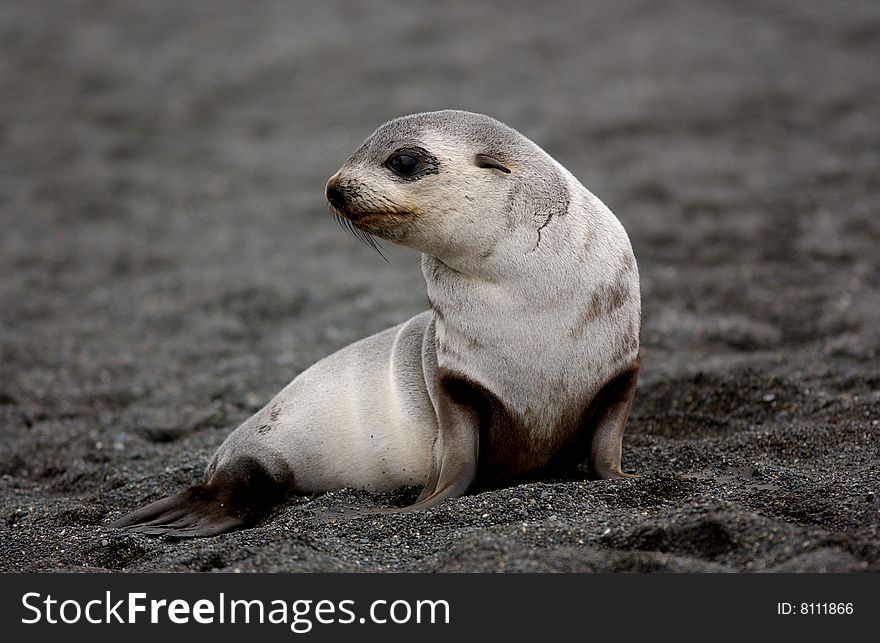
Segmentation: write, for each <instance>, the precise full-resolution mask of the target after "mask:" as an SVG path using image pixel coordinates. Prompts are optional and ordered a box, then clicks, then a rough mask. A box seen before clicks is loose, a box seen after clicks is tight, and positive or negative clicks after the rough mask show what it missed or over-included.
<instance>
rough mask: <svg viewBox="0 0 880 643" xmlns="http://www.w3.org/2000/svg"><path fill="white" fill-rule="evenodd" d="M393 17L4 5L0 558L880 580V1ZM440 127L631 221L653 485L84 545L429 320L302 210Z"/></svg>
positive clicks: (642, 439)
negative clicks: (539, 152)
mask: <svg viewBox="0 0 880 643" xmlns="http://www.w3.org/2000/svg"><path fill="white" fill-rule="evenodd" d="M179 4H184V6H178V5H179ZM414 4H415V3H395V4H393V5H392V4H391V3H382V2H378V3H369V4H357V3H349V2H346V3H338V4H334V5H333V6H329V5H330V3H310V4H309V6H307V7H295V6H293V5H294V3H287V2H256V3H254V2H241V3H238V4H236V3H223V4H222V5H221V4H220V3H203V4H198V3H174V2H167V3H157V2H130V3H124V2H83V3H58V4H55V3H49V2H40V3H35V2H30V1H21V2H11V1H4V2H3V3H2V5H0V149H2V154H0V223H2V228H0V325H2V333H0V432H2V433H0V435H2V445H0V475H2V478H0V488H2V493H0V569H2V570H4V571H48V570H122V569H124V570H130V571H135V570H139V571H167V570H172V571H185V570H215V569H216V570H224V571H231V570H236V571H238V570H241V571H251V570H258V571H270V570H271V571H317V570H329V571H352V570H364V571H379V570H382V571H385V570H396V571H424V570H428V571H496V570H506V571H590V570H615V571H622V570H627V571H630V570H636V571H649V570H651V571H653V570H673V571H680V570H681V571H684V570H697V571H737V570H739V571H751V570H755V571H757V570H770V571H779V570H796V571H807V570H829V571H853V570H873V571H878V570H880V534H878V526H880V490H878V482H877V481H878V475H880V457H878V446H880V439H878V436H880V426H878V423H880V392H878V388H880V355H878V350H880V258H878V257H880V252H878V251H880V123H878V117H880V74H878V73H877V62H878V61H880V8H878V4H877V3H876V2H864V3H828V2H802V1H800V0H799V1H796V2H788V3H783V2H773V3H764V2H756V3H747V2H736V3H720V2H694V3H691V4H690V6H688V4H686V3H660V2H647V1H645V2H607V3H594V2H591V3H578V2H572V3H570V5H557V4H556V3H541V8H540V10H536V9H534V7H535V6H536V5H535V4H534V3H522V4H517V3H510V2H504V3H499V4H497V5H494V6H492V5H487V4H484V3H480V4H479V6H478V5H477V3H471V2H457V3H442V4H443V6H444V7H448V8H444V9H440V8H438V6H439V4H440V3H436V5H438V6H434V7H433V8H431V9H430V11H431V13H430V15H427V14H424V13H422V14H420V13H418V12H417V9H416V7H415V6H413V5H414ZM74 7H76V8H75V9H74ZM443 107H460V108H465V109H471V110H476V111H482V112H486V113H489V114H492V115H495V116H497V117H498V118H500V119H501V120H503V121H506V122H508V123H510V124H511V125H513V126H514V127H517V128H518V129H520V130H521V131H523V132H524V133H525V134H527V135H528V136H530V137H531V138H533V139H534V140H536V141H537V142H538V143H539V144H541V145H543V146H544V147H545V148H546V149H547V150H548V151H549V152H550V153H551V154H553V155H554V156H555V157H556V158H557V159H559V160H560V161H561V162H562V163H563V164H564V165H566V166H567V167H568V168H569V169H571V170H572V171H573V172H574V173H575V174H576V175H577V176H578V177H580V178H581V180H582V181H583V182H584V184H585V185H587V186H588V187H589V188H591V189H592V190H593V191H594V192H595V193H596V194H598V195H599V196H600V197H601V198H602V199H603V200H605V201H606V202H607V203H608V204H609V205H610V207H611V208H612V210H614V211H615V212H616V213H617V215H618V216H619V217H620V219H621V220H622V221H623V223H624V225H626V227H627V228H628V230H629V231H630V234H631V236H632V240H633V245H634V247H635V251H636V256H637V257H638V259H639V263H640V269H641V275H642V288H643V290H642V295H643V301H644V326H643V331H642V340H643V357H642V360H643V362H642V363H643V369H642V378H641V381H640V384H639V390H638V394H637V396H636V402H635V407H634V410H633V416H632V419H631V421H630V424H629V430H628V433H627V438H626V440H625V451H624V467H625V468H626V469H627V470H630V471H634V472H638V473H639V474H641V477H640V478H637V479H633V480H625V481H601V482H594V481H556V482H552V481H550V482H546V483H541V484H529V485H523V486H519V487H515V488H511V489H505V490H501V491H496V492H491V493H484V494H481V495H477V496H471V497H467V498H462V499H458V500H453V501H450V502H447V503H445V504H444V505H443V506H441V507H439V508H436V509H433V510H430V511H426V512H423V513H416V514H411V515H389V516H384V517H383V516H379V517H377V516H372V517H369V518H356V519H352V520H347V521H338V522H332V521H328V520H326V519H322V518H321V517H320V514H321V512H322V510H324V509H327V508H330V507H333V506H336V505H340V504H372V503H375V504H379V505H388V504H392V503H396V504H400V503H403V502H405V501H406V500H407V499H411V498H412V497H413V495H414V493H416V492H417V490H415V489H410V490H406V491H405V492H401V493H399V494H393V495H369V494H365V493H362V492H355V491H340V492H336V493H332V494H327V495H320V496H313V497H304V498H298V499H296V500H294V501H292V502H291V503H289V504H288V505H286V506H285V507H283V508H282V509H281V510H280V511H279V512H278V513H277V514H276V515H274V516H273V517H272V518H271V519H270V520H268V521H267V522H266V523H265V524H263V525H262V526H260V527H258V528H255V529H251V530H248V531H244V532H239V533H234V534H229V535H225V536H221V537H217V538H211V539H205V540H196V541H189V542H167V541H163V540H160V539H151V538H147V537H141V536H133V535H127V534H124V533H117V532H113V531H111V530H108V529H107V528H105V527H104V525H105V524H106V523H107V522H108V521H109V520H110V519H112V518H114V517H118V516H119V515H121V513H122V512H126V511H129V510H131V509H133V508H135V507H137V506H139V505H141V504H143V503H145V502H147V501H150V500H153V499H156V498H157V497H159V496H162V495H165V494H168V493H171V492H174V491H176V490H178V489H179V488H180V487H182V486H184V485H186V484H190V483H192V482H193V481H196V480H197V479H198V478H199V477H200V475H201V471H202V469H203V467H204V465H205V463H206V461H207V459H208V458H209V456H210V455H211V453H212V452H213V450H214V449H215V448H216V447H217V446H218V445H219V444H220V442H221V441H222V440H223V438H224V437H225V436H226V435H227V434H228V433H229V432H230V431H231V430H232V429H233V428H234V427H235V426H236V425H237V424H238V423H239V422H240V421H242V420H243V419H244V418H246V417H247V416H248V415H249V414H250V413H252V412H253V411H255V410H256V409H258V408H259V407H260V406H261V405H262V404H263V403H265V402H266V401H267V400H268V399H269V398H270V397H271V396H272V395H273V394H274V393H275V392H277V391H278V390H279V389H281V387H282V386H283V385H284V384H286V383H287V382H288V381H289V380H290V379H291V378H292V377H293V376H295V375H296V374H297V373H299V372H300V371H301V370H303V369H304V368H305V367H307V366H308V365H309V364H311V363H312V362H314V361H315V360H317V359H318V358H320V357H322V356H324V355H326V354H328V353H330V352H332V351H334V350H336V349H338V348H340V347H342V346H343V345H345V344H347V343H349V342H351V341H352V340H355V339H357V338H360V337H363V336H365V335H367V334H370V333H373V332H375V331H378V330H380V329H382V328H384V327H387V326H389V325H391V324H394V323H397V322H399V321H402V320H403V319H406V318H407V317H409V316H411V315H413V314H415V313H417V312H419V311H420V310H422V309H424V307H425V295H424V288H423V285H422V278H421V274H420V272H419V270H418V266H417V259H416V256H415V255H414V254H412V253H408V252H406V251H402V250H398V249H395V248H390V249H388V254H389V258H390V265H388V264H386V263H385V262H384V261H383V260H382V259H381V258H380V257H379V256H378V255H376V254H375V253H373V252H372V251H371V250H370V249H368V248H366V247H365V246H363V245H360V244H358V243H357V241H356V240H354V239H353V238H351V237H349V236H346V235H345V234H343V233H342V232H341V231H340V230H339V229H338V228H337V227H336V225H335V224H334V223H333V221H332V218H331V217H330V215H329V214H328V211H327V207H326V205H325V203H324V200H323V186H324V181H325V180H326V178H327V177H328V176H329V175H330V174H332V172H334V171H335V169H336V168H337V167H338V166H339V165H340V164H341V163H342V162H343V161H344V160H345V158H346V157H347V156H348V154H349V153H350V152H351V150H352V149H354V147H355V146H356V145H357V144H358V143H359V142H360V141H361V140H362V139H363V138H364V137H365V136H367V135H368V134H369V133H370V132H371V131H372V130H373V128H375V127H376V126H377V125H378V124H379V123H381V122H382V121H383V120H386V119H388V118H391V117H393V116H396V115H399V114H402V113H407V112H413V111H418V110H425V109H437V108H443Z"/></svg>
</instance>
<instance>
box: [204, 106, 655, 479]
mask: <svg viewBox="0 0 880 643" xmlns="http://www.w3.org/2000/svg"><path fill="white" fill-rule="evenodd" d="M458 114H464V113H458ZM422 116H430V115H422ZM447 116H448V114H447ZM461 118H468V116H467V115H464V116H461ZM483 118H485V117H483ZM428 120H429V121H430V119H428ZM498 126H499V127H504V126H501V125H500V124H498ZM381 132H382V130H381V128H380V130H378V131H377V133H376V134H374V137H377V136H380V135H381ZM510 132H512V130H510ZM502 134H503V135H504V136H516V134H515V133H513V134H510V133H509V132H508V130H507V129H506V128H505V131H504V132H502ZM371 138H373V137H371ZM522 141H523V142H522V143H520V145H521V146H522V149H520V150H519V154H520V155H519V156H518V157H516V158H513V159H512V160H511V161H510V164H511V170H512V172H511V173H510V174H503V173H502V172H499V171H497V170H492V169H486V168H481V167H477V166H476V165H475V163H474V154H475V153H482V152H483V151H484V150H481V149H478V143H479V142H477V143H475V142H473V141H468V140H461V139H460V138H458V137H456V136H452V135H450V134H449V132H448V131H446V130H443V129H442V128H438V129H432V128H430V127H428V128H426V129H424V130H423V131H421V132H420V138H419V141H418V142H419V143H420V144H421V145H422V146H423V147H424V148H425V149H427V150H430V151H431V153H432V154H434V155H435V156H436V157H437V158H438V160H439V162H440V165H441V167H442V171H440V172H439V174H436V175H431V176H425V177H424V178H421V179H419V180H416V181H412V182H408V183H407V182H402V181H399V180H392V178H391V177H389V176H388V170H387V169H386V168H385V167H383V165H382V163H383V161H384V157H381V158H380V156H381V154H386V153H390V152H391V151H393V149H392V148H393V146H394V144H395V142H394V141H393V140H389V141H388V142H387V145H386V144H385V142H383V141H381V140H380V141H375V140H373V141H372V145H373V146H374V147H375V148H376V149H378V150H380V152H376V153H373V154H371V155H367V156H364V155H362V156H361V157H356V156H353V157H352V159H350V160H349V162H348V163H346V165H345V166H343V168H342V169H341V170H340V172H339V173H338V174H337V177H342V178H348V179H351V180H356V181H357V182H358V183H359V184H361V185H365V186H368V187H369V189H370V190H371V191H372V192H371V194H372V195H373V197H374V198H376V199H380V200H386V201H387V202H390V203H394V204H397V205H398V206H403V207H409V208H412V209H413V211H418V212H420V215H419V216H418V217H416V218H414V219H413V221H412V223H411V224H410V225H409V227H408V228H407V229H406V232H405V235H404V237H403V238H402V239H398V240H399V241H400V242H401V243H403V244H405V245H408V246H411V247H413V248H416V249H418V250H420V251H421V252H423V253H424V254H423V256H422V269H423V272H424V275H425V279H426V282H427V292H428V296H429V298H430V299H431V300H432V301H433V303H434V305H435V306H436V307H437V308H438V309H439V310H441V311H442V319H440V318H437V319H435V318H434V314H433V313H432V312H430V311H428V312H425V313H421V314H420V315H417V316H415V317H413V318H412V319H411V320H409V321H408V322H406V323H404V324H401V325H399V326H396V327H394V328H391V329H388V330H386V331H383V332H381V333H379V334H377V335H373V336H372V337H368V338H366V339H364V340H361V341H359V342H357V343H354V344H352V345H350V346H348V347H346V348H344V349H342V350H341V351H339V352H337V353H335V354H333V355H331V356H329V357H327V358H326V359H324V360H322V361H320V362H318V363H317V364H315V365H314V366H312V367H311V368H309V369H308V370H306V371H305V372H303V373H302V374H301V375H300V376H298V377H297V378H296V379H294V380H293V382H291V383H290V384H289V385H288V386H287V387H286V388H285V389H284V390H282V391H281V392H280V393H279V394H278V395H277V396H276V397H275V398H274V399H273V400H272V401H271V402H270V403H269V404H268V405H267V406H266V407H265V408H264V409H263V410H261V411H260V412H259V413H257V414H256V415H255V416H254V417H252V418H251V419H250V420H248V421H247V422H245V423H244V424H243V425H242V426H241V427H239V428H238V429H237V430H236V431H235V432H234V433H233V434H232V435H231V436H230V437H229V438H228V439H227V440H226V442H225V443H224V444H223V445H222V446H221V448H220V450H219V451H218V453H217V455H216V456H215V459H214V461H213V462H212V465H211V466H210V467H209V473H210V471H212V470H214V469H215V468H216V467H219V466H222V465H223V463H224V462H225V461H227V459H229V458H235V457H238V456H240V455H255V456H258V457H259V456H260V454H265V453H267V452H270V453H272V454H274V455H276V456H281V457H282V458H283V459H284V461H286V462H287V464H288V465H289V466H290V468H291V469H292V471H293V474H294V478H295V486H296V489H297V490H299V491H321V490H329V489H334V488H340V487H346V486H354V487H361V488H366V489H389V488H394V487H399V486H402V485H405V484H423V483H424V482H425V480H426V478H427V476H428V473H429V470H430V467H431V447H432V444H433V441H434V439H435V437H436V435H437V419H436V413H435V404H434V401H433V400H432V394H433V386H434V384H435V376H436V370H437V367H438V366H439V367H441V368H446V369H449V370H452V371H455V372H458V373H463V374H466V375H467V376H468V377H469V378H470V379H471V380H473V381H476V382H478V383H480V384H482V385H483V386H484V387H485V388H486V389H488V390H490V391H492V392H493V393H494V394H495V395H496V396H497V397H498V398H499V399H501V400H503V401H504V403H505V404H506V405H507V406H508V407H509V408H510V409H511V410H513V411H515V412H516V413H517V414H518V415H520V416H521V417H522V418H524V419H525V420H526V421H527V422H528V423H529V424H530V425H531V426H532V427H533V428H534V430H535V431H536V434H537V436H538V437H539V438H540V437H541V435H542V434H541V432H542V431H543V432H545V434H546V435H545V437H547V438H549V437H550V436H549V432H550V431H552V430H553V427H554V426H555V421H556V419H557V418H558V417H559V415H560V413H562V412H564V410H565V409H567V408H570V406H571V405H572V404H573V403H574V402H577V401H583V400H584V399H589V397H590V396H592V395H593V394H595V393H596V392H597V391H598V389H599V388H600V387H601V386H602V385H603V384H604V383H605V382H607V381H608V380H609V379H610V378H611V377H612V376H614V375H615V374H617V373H619V372H620V371H621V370H622V369H623V368H624V367H626V366H627V365H628V364H631V363H632V362H633V360H634V359H635V358H636V352H637V350H638V349H637V346H635V347H634V348H632V349H631V350H629V351H627V352H624V353H621V351H620V345H621V338H622V336H623V335H624V334H625V333H626V330H627V327H628V326H630V327H631V326H632V321H633V320H635V321H636V330H637V328H638V326H637V321H638V319H639V315H640V309H639V308H640V304H639V297H638V292H639V290H638V273H637V270H636V268H635V262H634V261H633V260H632V249H631V247H630V243H629V239H628V237H627V235H626V232H625V231H624V229H623V227H622V226H621V224H620V222H619V221H618V220H617V219H616V218H615V217H614V215H613V214H612V213H611V212H610V211H609V210H608V208H606V207H605V205H604V204H603V203H602V202H601V201H599V199H597V198H596V197H595V196H594V195H593V194H591V193H590V192H589V191H588V190H587V189H586V188H584V187H583V186H582V185H581V184H580V183H579V182H578V181H577V179H575V178H574V177H573V176H572V175H571V174H570V173H569V172H568V171H566V170H565V169H564V168H563V167H562V166H560V165H559V164H558V163H556V162H555V161H554V160H553V159H552V158H550V157H549V156H548V155H547V154H546V153H545V152H544V151H543V150H541V149H540V148H539V147H537V146H536V145H534V144H532V143H531V142H530V141H528V140H527V139H524V137H523V138H522ZM369 142H370V140H368V143H369ZM365 145H366V143H365ZM383 146H384V147H383ZM523 149H524V150H525V152H523ZM529 171H531V172H538V173H539V176H540V173H544V174H545V175H546V174H547V173H557V174H556V178H558V179H560V180H559V181H557V182H556V183H555V185H556V186H557V187H556V188H553V189H556V190H559V189H562V190H567V198H568V203H569V205H568V208H567V211H566V212H565V213H564V214H562V213H559V214H558V215H557V216H555V217H553V218H552V219H551V220H550V221H549V222H546V225H545V226H544V227H541V225H542V224H543V223H544V221H542V220H541V219H540V218H538V219H536V218H535V213H534V212H531V211H530V210H529V208H528V204H529V202H530V201H529V198H530V195H529V194H527V193H526V194H524V195H523V198H522V199H520V200H518V199H517V198H516V194H514V192H513V190H514V189H515V186H516V185H517V184H516V181H517V180H518V179H520V180H521V177H522V176H523V173H526V172H529ZM518 189H520V190H522V189H526V190H529V189H531V190H541V189H545V188H542V184H540V183H535V182H532V183H528V184H525V188H523V184H521V185H520V187H519V188H518ZM376 195H379V196H376ZM541 196H543V197H560V196H564V195H558V194H549V195H547V194H543V195H541ZM539 214H540V213H539ZM539 228H541V229H540V233H539ZM627 259H629V260H630V261H628V262H627V261H626V260H627ZM624 265H628V266H629V268H628V269H627V270H622V269H621V266H624ZM615 279H617V280H623V282H624V283H625V285H626V290H627V298H626V300H625V302H624V303H623V304H622V305H620V306H619V307H617V308H616V309H615V310H613V311H611V312H609V313H608V314H603V315H599V316H597V317H596V318H595V319H593V320H591V321H589V322H588V323H585V324H584V323H583V322H582V321H581V319H582V316H583V313H584V309H585V306H586V305H587V304H588V302H589V301H590V299H591V297H592V295H593V293H595V292H600V291H601V289H602V288H603V287H605V286H606V285H607V284H608V283H609V282H611V281H612V280H615ZM580 326H582V327H583V328H582V329H581V331H579V332H573V329H576V328H578V327H580ZM435 328H436V337H435V334H434V329H435ZM273 413H274V417H273ZM261 427H269V428H268V429H263V430H261ZM263 459H264V460H266V458H263Z"/></svg>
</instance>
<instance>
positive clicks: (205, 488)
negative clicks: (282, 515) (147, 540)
mask: <svg viewBox="0 0 880 643" xmlns="http://www.w3.org/2000/svg"><path fill="white" fill-rule="evenodd" d="M275 468H276V470H279V469H278V463H276V467H275ZM291 487H292V484H291V480H290V475H289V473H288V472H287V471H286V470H284V471H283V472H282V475H277V474H276V475H273V474H272V473H270V471H269V469H268V468H267V467H266V466H265V465H264V464H263V463H262V462H260V461H259V460H257V459H256V458H252V457H242V458H239V459H237V460H233V461H232V462H228V463H224V466H223V467H222V468H220V469H218V470H217V471H215V472H214V474H213V475H212V476H211V478H210V479H209V480H208V481H207V482H206V483H204V484H200V485H195V486H193V487H190V488H188V489H186V490H184V491H182V492H180V493H178V494H176V495H174V496H169V497H168V498H163V499H162V500H157V501H156V502H154V503H152V504H149V505H147V506H146V507H142V508H141V509H138V510H136V511H133V512H132V513H130V514H128V515H127V516H124V517H122V518H120V519H119V520H117V521H115V522H113V523H111V524H110V527H112V528H116V529H125V530H127V531H131V532H134V533H139V534H146V535H148V536H170V537H172V538H199V537H205V536H216V535H218V534H222V533H226V532H228V531H233V530H235V529H242V528H244V527H251V526H253V525H255V524H256V523H257V522H259V521H260V519H261V518H263V517H265V516H266V514H268V513H269V511H270V510H271V509H272V508H273V507H275V506H276V505H278V504H279V503H281V502H283V501H284V500H285V499H286V498H287V496H288V495H289V493H290V489H291Z"/></svg>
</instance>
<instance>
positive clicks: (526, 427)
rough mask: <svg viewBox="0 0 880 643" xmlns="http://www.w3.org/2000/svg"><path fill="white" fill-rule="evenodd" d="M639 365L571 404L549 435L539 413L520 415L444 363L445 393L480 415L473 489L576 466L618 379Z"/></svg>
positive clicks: (441, 378)
mask: <svg viewBox="0 0 880 643" xmlns="http://www.w3.org/2000/svg"><path fill="white" fill-rule="evenodd" d="M633 368H638V366H637V364H635V365H633V366H632V367H627V369H624V370H623V371H622V373H621V374H619V375H616V376H615V377H613V378H611V379H609V381H608V382H606V383H605V384H603V385H602V386H601V387H599V388H598V389H597V391H589V392H587V393H585V394H584V396H583V397H582V398H581V399H579V400H577V401H576V402H574V403H573V404H571V405H570V407H569V409H568V410H567V411H565V412H563V413H562V414H560V416H559V418H558V419H557V421H556V422H555V424H554V427H553V431H552V432H550V433H549V435H547V434H546V433H545V432H544V431H540V430H539V429H540V428H542V427H539V426H537V425H536V420H535V419H532V418H535V417H536V415H535V414H525V416H520V415H518V414H517V413H515V412H514V411H512V410H511V409H510V408H509V407H508V406H507V405H506V404H505V403H504V402H503V401H502V400H500V399H499V398H498V397H497V396H496V395H495V394H493V393H492V392H491V391H489V390H488V389H486V388H485V387H483V386H482V385H480V384H477V383H476V382H473V381H472V380H470V379H469V378H467V377H466V376H464V375H461V374H456V373H452V372H449V371H446V370H445V369H442V368H441V369H440V372H439V374H438V375H439V380H438V381H439V383H440V387H441V388H442V390H443V391H444V393H445V394H446V395H448V396H449V397H450V398H451V399H452V400H453V401H454V402H455V403H457V404H461V405H465V406H469V407H470V408H472V409H473V410H474V417H475V418H477V423H478V426H477V427H475V430H477V431H479V456H478V464H477V477H476V480H475V482H474V484H473V486H472V490H481V489H492V488H497V487H502V486H506V485H510V484H513V483H517V482H522V481H525V480H530V479H537V478H539V477H543V476H547V475H552V474H558V473H571V472H573V471H575V470H576V469H577V467H578V465H580V464H582V463H584V462H585V461H586V460H587V458H588V457H589V454H590V446H591V443H592V439H593V432H594V430H595V427H596V422H597V421H598V419H599V418H600V417H601V412H602V410H603V407H604V405H606V404H612V403H614V402H615V401H616V398H615V395H618V394H619V393H620V391H618V390H617V389H618V388H620V387H616V386H615V383H616V381H617V380H618V379H619V378H620V377H623V376H624V375H628V374H629V373H630V372H631V371H632V369H633ZM606 393H607V394H606ZM441 430H442V427H441ZM621 430H622V429H621Z"/></svg>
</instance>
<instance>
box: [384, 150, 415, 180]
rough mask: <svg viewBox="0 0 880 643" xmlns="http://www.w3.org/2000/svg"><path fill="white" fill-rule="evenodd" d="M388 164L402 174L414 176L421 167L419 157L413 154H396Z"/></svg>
mask: <svg viewBox="0 0 880 643" xmlns="http://www.w3.org/2000/svg"><path fill="white" fill-rule="evenodd" d="M386 165H387V166H388V167H389V168H390V169H391V171H392V172H394V173H395V174H398V175H400V176H412V175H413V174H415V172H416V170H417V169H418V167H419V159H417V158H416V157H415V156H413V155H412V154H395V155H394V156H392V157H391V158H390V159H388V161H387V163H386Z"/></svg>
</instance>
